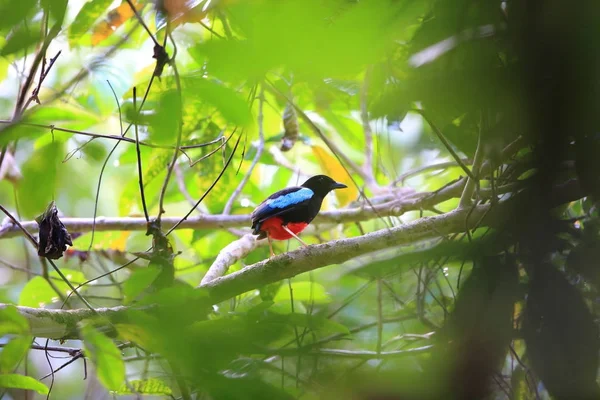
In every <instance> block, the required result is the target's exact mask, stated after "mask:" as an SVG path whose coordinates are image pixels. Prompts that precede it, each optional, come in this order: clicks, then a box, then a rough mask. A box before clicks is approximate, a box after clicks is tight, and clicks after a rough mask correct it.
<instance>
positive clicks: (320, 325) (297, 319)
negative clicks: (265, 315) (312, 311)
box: [283, 313, 350, 335]
mask: <svg viewBox="0 0 600 400" xmlns="http://www.w3.org/2000/svg"><path fill="white" fill-rule="evenodd" d="M283 317H284V318H285V319H286V320H287V322H289V323H292V324H294V325H296V326H298V327H302V328H310V329H311V330H314V331H319V332H321V333H322V334H325V335H328V334H335V333H344V334H348V335H349V334H350V330H349V329H348V328H347V327H346V326H345V325H342V324H340V323H339V322H335V321H332V320H330V319H327V318H325V317H321V316H316V315H309V314H299V313H290V314H288V315H284V316H283Z"/></svg>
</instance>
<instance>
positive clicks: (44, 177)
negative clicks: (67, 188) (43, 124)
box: [17, 143, 62, 217]
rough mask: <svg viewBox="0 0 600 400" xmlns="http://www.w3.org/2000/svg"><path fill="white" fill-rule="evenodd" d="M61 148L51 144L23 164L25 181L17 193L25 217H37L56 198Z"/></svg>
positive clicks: (21, 183)
mask: <svg viewBox="0 0 600 400" xmlns="http://www.w3.org/2000/svg"><path fill="white" fill-rule="evenodd" d="M61 147H62V146H60V145H59V144H58V143H51V144H49V145H47V146H44V147H43V148H41V149H38V150H36V151H35V152H34V153H33V154H32V155H31V157H29V159H28V160H27V162H25V164H23V169H22V172H23V180H22V181H21V182H20V184H19V186H18V188H17V193H18V196H19V202H20V204H21V210H22V212H23V214H24V215H27V216H31V217H33V216H37V215H39V214H41V213H42V212H43V211H44V210H45V209H46V205H47V204H48V203H49V202H50V201H51V200H52V199H53V198H54V196H55V188H56V186H57V182H56V177H57V169H58V166H59V165H60V160H61V159H62V154H61Z"/></svg>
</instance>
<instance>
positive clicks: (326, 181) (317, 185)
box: [302, 175, 348, 197]
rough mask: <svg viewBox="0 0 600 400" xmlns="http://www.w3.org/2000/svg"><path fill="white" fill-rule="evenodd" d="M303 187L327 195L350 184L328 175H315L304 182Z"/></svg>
mask: <svg viewBox="0 0 600 400" xmlns="http://www.w3.org/2000/svg"><path fill="white" fill-rule="evenodd" d="M302 186H303V187H305V188H309V189H311V190H312V191H313V192H315V194H317V195H320V196H322V197H325V195H327V193H329V192H331V191H332V190H334V189H343V188H347V187H348V186H346V185H344V184H343V183H339V182H336V181H334V180H333V179H331V178H330V177H328V176H327V175H315V176H313V177H311V178H309V179H308V180H307V181H306V182H304V183H303V184H302Z"/></svg>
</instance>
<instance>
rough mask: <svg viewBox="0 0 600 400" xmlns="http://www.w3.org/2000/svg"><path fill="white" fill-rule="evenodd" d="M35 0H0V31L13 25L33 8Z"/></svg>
mask: <svg viewBox="0 0 600 400" xmlns="http://www.w3.org/2000/svg"><path fill="white" fill-rule="evenodd" d="M36 3H37V0H21V1H19V2H18V4H16V3H15V2H14V1H13V0H0V31H2V30H4V29H6V28H10V27H13V26H14V25H15V24H17V23H19V22H20V21H21V20H22V19H23V18H25V17H26V16H27V15H28V14H29V12H30V11H32V10H33V8H34V6H35V5H36Z"/></svg>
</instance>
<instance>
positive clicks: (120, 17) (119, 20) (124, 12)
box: [92, 0, 144, 46]
mask: <svg viewBox="0 0 600 400" xmlns="http://www.w3.org/2000/svg"><path fill="white" fill-rule="evenodd" d="M133 5H134V6H135V8H136V9H137V10H138V11H139V10H141V9H142V7H144V6H143V5H142V4H140V3H139V2H138V1H136V0H134V1H133ZM134 15H135V13H134V12H133V10H132V9H131V6H130V5H129V3H127V2H126V1H124V2H123V3H121V5H120V6H118V7H117V8H115V9H113V10H111V11H110V12H109V13H108V15H107V16H106V19H105V20H104V21H102V22H100V23H98V25H96V26H95V27H94V30H93V32H92V45H94V46H95V45H97V44H98V43H100V42H102V41H103V40H104V39H106V38H108V37H109V36H110V35H112V34H113V32H114V31H116V30H117V28H119V27H120V26H121V25H123V24H124V23H125V22H127V20H128V19H129V18H131V17H133V16H134Z"/></svg>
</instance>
